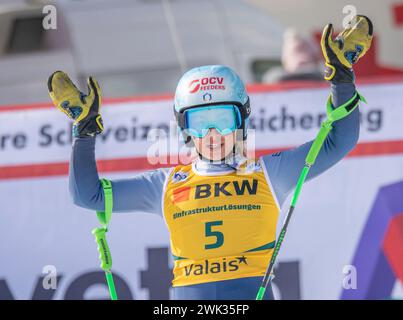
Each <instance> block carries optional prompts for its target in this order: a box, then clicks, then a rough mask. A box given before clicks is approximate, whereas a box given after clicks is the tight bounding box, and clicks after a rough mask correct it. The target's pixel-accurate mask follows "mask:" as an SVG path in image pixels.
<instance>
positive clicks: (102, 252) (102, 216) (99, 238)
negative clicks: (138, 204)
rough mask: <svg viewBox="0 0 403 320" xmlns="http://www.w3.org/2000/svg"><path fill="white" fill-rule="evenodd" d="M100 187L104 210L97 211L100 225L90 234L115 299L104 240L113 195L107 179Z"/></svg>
mask: <svg viewBox="0 0 403 320" xmlns="http://www.w3.org/2000/svg"><path fill="white" fill-rule="evenodd" d="M101 183H102V187H103V189H104V196H105V211H97V217H98V220H99V222H100V223H101V225H102V227H99V228H95V229H94V230H92V234H93V235H94V236H95V242H96V243H97V245H98V251H99V259H100V260H101V268H102V269H103V270H104V271H105V277H106V282H107V284H108V288H109V294H110V297H111V300H117V299H118V297H117V294H116V289H115V283H114V281H113V275H112V271H111V269H112V255H111V252H110V250H109V246H108V242H107V241H106V232H107V231H108V224H109V220H110V219H111V215H112V208H113V196H112V184H111V182H110V181H109V180H106V179H102V180H101Z"/></svg>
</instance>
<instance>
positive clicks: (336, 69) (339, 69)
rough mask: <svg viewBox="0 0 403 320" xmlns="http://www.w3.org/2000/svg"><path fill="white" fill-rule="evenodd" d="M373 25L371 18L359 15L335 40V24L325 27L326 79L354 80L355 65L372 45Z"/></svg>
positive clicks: (322, 41) (334, 80)
mask: <svg viewBox="0 0 403 320" xmlns="http://www.w3.org/2000/svg"><path fill="white" fill-rule="evenodd" d="M372 37H373V26H372V22H371V20H369V18H367V17H365V16H362V15H357V16H356V17H354V18H353V19H352V20H351V21H350V22H349V24H348V26H347V27H346V28H345V29H344V30H343V31H342V32H341V33H340V34H339V35H338V36H337V37H336V39H335V40H334V41H333V26H332V24H328V25H327V26H326V27H325V28H324V29H323V34H322V39H321V47H322V52H323V56H324V58H325V80H328V81H332V82H347V83H351V82H354V71H353V69H352V68H353V65H354V64H355V63H356V62H357V61H358V60H359V59H360V58H361V57H363V56H364V55H365V53H366V52H367V51H368V50H369V48H370V47H371V42H372Z"/></svg>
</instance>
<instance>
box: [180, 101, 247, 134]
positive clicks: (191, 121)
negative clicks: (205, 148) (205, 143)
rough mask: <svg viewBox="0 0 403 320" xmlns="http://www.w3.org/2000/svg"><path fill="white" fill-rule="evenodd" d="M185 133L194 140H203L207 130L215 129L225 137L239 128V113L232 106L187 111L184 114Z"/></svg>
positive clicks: (235, 107)
mask: <svg viewBox="0 0 403 320" xmlns="http://www.w3.org/2000/svg"><path fill="white" fill-rule="evenodd" d="M184 113H185V114H184V116H185V129H186V132H187V133H188V134H189V135H191V136H193V137H196V138H203V137H205V136H206V135H207V133H208V132H209V129H211V128H214V129H216V130H217V131H218V132H219V133H220V134H221V135H227V134H229V133H231V132H233V131H235V130H236V129H237V128H239V127H240V126H241V123H242V120H241V113H240V111H239V109H238V107H237V106H235V105H233V104H228V105H227V104H223V105H211V106H203V107H200V108H192V109H188V110H186V111H185V112H184Z"/></svg>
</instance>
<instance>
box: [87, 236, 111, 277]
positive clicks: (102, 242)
mask: <svg viewBox="0 0 403 320" xmlns="http://www.w3.org/2000/svg"><path fill="white" fill-rule="evenodd" d="M107 231H108V229H106V228H95V229H94V230H92V234H93V235H94V236H95V242H96V243H97V245H98V252H99V260H101V268H102V269H103V270H104V271H110V270H111V268H112V256H111V252H110V250H109V246H108V242H107V241H106V232H107Z"/></svg>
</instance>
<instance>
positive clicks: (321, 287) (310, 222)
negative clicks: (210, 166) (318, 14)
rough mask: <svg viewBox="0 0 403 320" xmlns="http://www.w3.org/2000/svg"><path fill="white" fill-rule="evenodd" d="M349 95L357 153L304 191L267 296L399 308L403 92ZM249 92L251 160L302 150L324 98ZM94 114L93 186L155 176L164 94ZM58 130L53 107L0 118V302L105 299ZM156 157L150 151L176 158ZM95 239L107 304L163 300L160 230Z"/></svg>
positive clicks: (133, 218)
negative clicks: (102, 248) (100, 243)
mask: <svg viewBox="0 0 403 320" xmlns="http://www.w3.org/2000/svg"><path fill="white" fill-rule="evenodd" d="M359 90H360V93H361V94H363V95H364V96H365V97H366V99H367V101H368V104H367V105H365V104H363V105H361V107H360V111H361V116H360V121H361V131H360V141H359V144H358V145H357V147H356V148H355V149H354V150H353V151H352V152H351V153H350V155H349V156H348V157H347V158H346V159H344V160H342V161H341V162H340V163H338V164H337V165H335V166H334V167H332V168H331V169H330V170H329V171H328V172H326V173H324V174H323V175H321V176H320V177H318V178H316V179H314V180H313V181H311V182H309V183H307V184H306V186H305V187H304V191H303V193H302V195H301V198H300V203H299V207H298V210H297V211H296V212H295V215H294V216H293V220H292V222H291V225H290V227H289V231H288V234H287V237H286V240H285V242H284V245H283V248H282V251H281V253H280V255H279V262H280V263H279V264H278V266H277V270H276V278H275V280H274V284H275V294H276V296H277V297H278V298H282V299H339V298H345V299H365V298H381V299H383V298H391V297H395V298H399V297H400V298H402V297H403V289H402V282H403V272H402V270H403V261H402V259H403V257H402V255H401V252H402V247H403V241H402V237H403V226H402V224H403V222H402V216H403V197H402V194H403V193H402V191H403V190H402V189H403V187H402V183H403V130H402V124H401V122H402V119H403V117H402V112H403V82H394V83H378V84H365V85H360V86H359ZM250 92H251V106H252V116H251V120H250V127H251V128H252V129H254V134H253V135H251V136H250V137H253V136H254V137H255V141H254V144H255V146H256V151H257V154H264V153H269V152H274V151H275V150H281V149H284V148H290V147H293V146H297V145H299V144H302V143H304V142H306V141H308V140H311V139H313V138H314V137H315V134H316V133H317V131H318V128H319V126H320V123H321V121H322V120H323V119H324V118H325V103H326V100H327V97H328V94H329V90H328V88H327V87H326V88H321V87H320V88H311V87H301V88H298V89H292V90H286V87H281V86H280V87H276V88H273V87H254V88H253V87H252V88H251V90H250ZM102 115H103V119H104V123H105V132H104V134H103V135H101V136H98V137H97V146H96V154H97V159H98V167H99V170H100V172H101V175H102V177H106V178H109V179H118V178H130V177H133V176H134V175H135V174H136V173H137V172H139V171H142V170H148V169H152V168H155V167H159V166H169V163H166V162H161V161H160V163H155V164H151V163H150V161H149V159H148V158H147V155H149V152H150V149H152V147H151V146H152V145H153V143H154V142H152V141H150V139H149V138H147V137H150V132H153V130H154V129H160V130H162V131H160V134H162V133H164V132H165V133H167V132H169V130H170V123H169V121H170V120H171V119H173V113H172V98H171V97H161V98H158V97H157V98H156V97H154V98H152V99H151V98H150V99H139V98H133V99H125V100H120V101H114V102H107V103H105V104H104V105H103V107H102ZM70 132H71V124H70V123H69V121H68V119H66V117H65V116H64V115H63V114H61V113H60V112H58V111H57V110H56V109H55V108H54V107H51V106H48V105H43V106H19V107H18V108H3V109H1V108H0V195H1V206H2V212H1V214H0V235H1V242H0V253H1V256H2V263H1V264H0V299H90V298H102V297H104V298H106V297H107V296H108V294H107V289H106V286H105V280H104V275H103V272H102V270H100V269H99V268H98V265H99V262H98V253H97V250H96V244H95V243H94V239H93V236H92V234H91V230H92V228H93V227H95V226H97V224H98V222H97V219H96V217H95V215H94V213H93V212H91V211H88V210H85V209H82V208H79V207H76V206H74V205H73V204H72V202H71V198H70V196H69V192H68V177H67V173H68V161H69V157H70V150H71V137H70ZM161 132H162V133H161ZM164 146H165V147H166V148H165V149H164V148H162V149H161V148H160V149H159V152H160V153H161V154H170V153H175V152H176V151H177V150H178V148H180V147H181V145H180V143H178V144H176V143H167V144H166V145H164ZM150 147H151V148H150ZM318 190H320V191H321V192H318ZM288 203H289V201H286V204H287V205H288ZM285 209H286V208H285ZM108 237H109V242H110V247H111V251H112V255H113V258H114V267H113V269H114V271H115V274H116V278H117V279H116V282H117V283H116V285H117V289H118V292H119V293H120V298H126V299H168V298H169V297H170V289H169V284H170V280H171V278H172V275H171V268H172V259H171V256H170V251H169V236H168V232H167V230H166V226H165V224H164V222H163V221H162V219H161V218H160V217H158V216H156V215H152V214H144V213H140V212H135V213H125V214H123V213H119V214H116V215H114V217H113V219H112V222H111V226H110V232H109V234H108ZM50 275H56V276H57V286H56V288H49V283H48V282H49V277H50Z"/></svg>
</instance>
